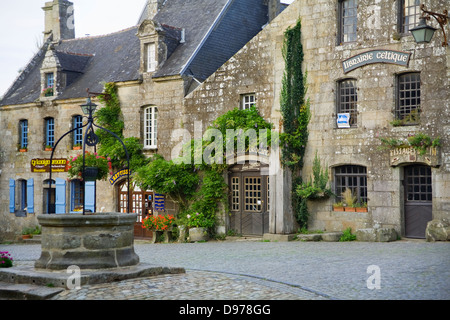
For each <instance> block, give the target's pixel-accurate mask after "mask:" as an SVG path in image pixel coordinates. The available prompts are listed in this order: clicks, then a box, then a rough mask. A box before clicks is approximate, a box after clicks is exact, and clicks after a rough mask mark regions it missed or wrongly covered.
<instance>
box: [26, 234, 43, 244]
mask: <svg viewBox="0 0 450 320" xmlns="http://www.w3.org/2000/svg"><path fill="white" fill-rule="evenodd" d="M41 239H42V236H41V235H40V234H35V235H33V238H30V239H23V243H28V244H37V243H41Z"/></svg>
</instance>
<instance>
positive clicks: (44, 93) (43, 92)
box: [42, 86, 53, 97]
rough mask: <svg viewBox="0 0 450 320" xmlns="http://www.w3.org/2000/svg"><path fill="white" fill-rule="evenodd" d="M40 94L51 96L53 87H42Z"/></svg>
mask: <svg viewBox="0 0 450 320" xmlns="http://www.w3.org/2000/svg"><path fill="white" fill-rule="evenodd" d="M42 94H43V95H44V97H51V96H53V87H52V86H49V87H47V88H44V89H43V90H42Z"/></svg>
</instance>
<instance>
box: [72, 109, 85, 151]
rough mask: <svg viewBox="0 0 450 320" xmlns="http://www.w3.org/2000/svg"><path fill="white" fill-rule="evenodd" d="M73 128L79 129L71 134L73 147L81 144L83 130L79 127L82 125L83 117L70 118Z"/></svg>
mask: <svg viewBox="0 0 450 320" xmlns="http://www.w3.org/2000/svg"><path fill="white" fill-rule="evenodd" d="M72 124H73V128H74V129H76V128H79V129H77V130H75V131H74V132H73V145H74V146H75V145H77V144H82V143H83V129H82V128H81V126H82V125H83V117H82V116H74V117H73V118H72Z"/></svg>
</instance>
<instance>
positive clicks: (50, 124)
mask: <svg viewBox="0 0 450 320" xmlns="http://www.w3.org/2000/svg"><path fill="white" fill-rule="evenodd" d="M54 144H55V119H54V118H46V119H45V146H50V147H53V145H54Z"/></svg>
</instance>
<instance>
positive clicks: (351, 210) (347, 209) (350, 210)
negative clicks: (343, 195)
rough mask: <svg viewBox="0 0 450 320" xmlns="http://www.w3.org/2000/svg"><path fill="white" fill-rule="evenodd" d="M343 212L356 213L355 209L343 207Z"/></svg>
mask: <svg viewBox="0 0 450 320" xmlns="http://www.w3.org/2000/svg"><path fill="white" fill-rule="evenodd" d="M344 211H345V212H356V208H353V207H345V208H344Z"/></svg>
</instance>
